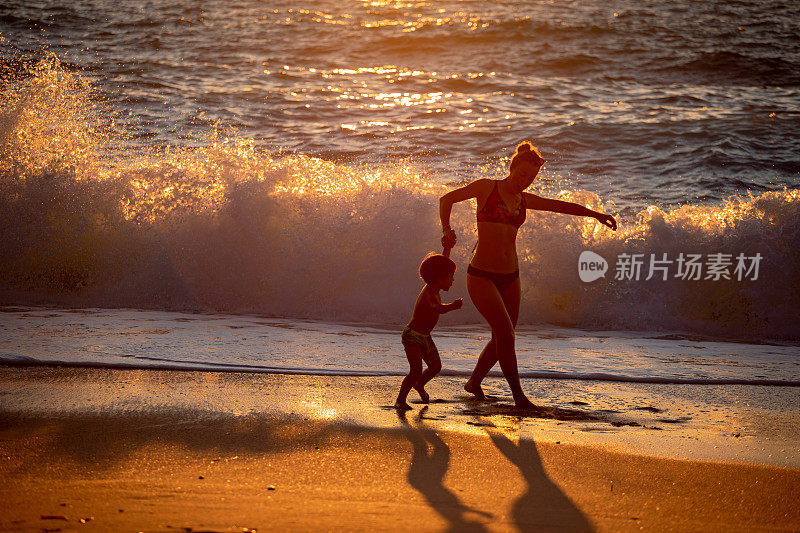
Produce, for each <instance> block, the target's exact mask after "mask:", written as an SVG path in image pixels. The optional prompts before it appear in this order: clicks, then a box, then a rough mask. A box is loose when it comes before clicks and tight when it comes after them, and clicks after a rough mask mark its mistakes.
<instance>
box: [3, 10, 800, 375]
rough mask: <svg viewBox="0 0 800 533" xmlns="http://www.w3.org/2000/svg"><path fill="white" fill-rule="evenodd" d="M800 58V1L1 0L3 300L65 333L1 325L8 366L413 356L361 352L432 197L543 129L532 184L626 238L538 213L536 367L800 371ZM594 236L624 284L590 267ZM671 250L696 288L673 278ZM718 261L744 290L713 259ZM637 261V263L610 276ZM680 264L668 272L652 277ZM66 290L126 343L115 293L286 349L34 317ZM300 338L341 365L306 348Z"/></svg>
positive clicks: (396, 368)
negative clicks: (250, 331) (741, 263)
mask: <svg viewBox="0 0 800 533" xmlns="http://www.w3.org/2000/svg"><path fill="white" fill-rule="evenodd" d="M798 72H800V7H798V4H797V3H796V2H791V1H759V2H756V1H752V2H748V1H737V2H727V1H726V2H723V1H714V0H709V1H704V2H689V1H658V2H656V1H652V2H650V1H640V2H636V3H631V2H613V1H612V2H608V1H606V2H594V1H589V2H528V3H522V4H520V3H516V2H514V3H512V2H479V1H468V2H449V1H446V2H424V1H423V2H403V1H396V2H384V1H371V2H367V1H350V2H332V1H330V0H323V1H318V2H313V3H305V4H304V3H297V2H277V1H276V2H255V1H249V0H241V1H237V2H204V3H202V4H198V3H194V2H188V1H186V0H181V1H177V0H154V1H150V2H147V3H145V4H125V3H123V4H120V3H115V2H107V1H101V0H95V1H89V2H82V3H80V4H64V3H62V2H46V1H25V2H18V1H11V2H4V3H3V5H2V6H0V80H2V81H1V82H0V83H1V84H0V87H1V88H2V95H1V98H2V99H1V100H0V104H1V105H2V108H0V220H2V224H3V228H2V231H0V271H2V272H3V275H2V276H0V304H3V305H6V306H22V309H33V310H34V311H33V312H32V313H33V314H37V313H38V315H37V316H39V318H37V319H36V320H39V322H36V323H37V324H39V325H40V326H41V328H44V329H48V328H50V329H52V328H56V326H58V327H59V328H62V329H60V330H59V331H61V333H60V334H58V335H55V336H53V337H52V340H51V341H48V343H44V344H37V340H36V339H37V337H36V333H35V332H36V331H38V330H37V329H35V328H34V329H31V328H28V329H25V328H22V329H15V328H17V327H18V326H19V327H21V326H20V324H19V323H18V322H17V320H18V318H14V319H13V321H11V322H7V321H8V320H11V319H9V318H8V316H11V315H13V316H19V315H20V313H21V314H25V312H23V311H20V312H19V313H17V314H14V312H12V313H10V315H9V314H4V315H3V316H4V319H3V320H4V323H5V325H4V328H5V329H4V334H7V335H11V333H10V332H12V331H16V332H17V333H14V335H12V336H10V337H9V338H8V339H6V343H12V344H13V346H11V345H10V344H6V348H5V352H4V355H3V358H4V360H6V361H7V362H13V361H25V360H26V359H25V358H30V359H31V360H32V361H40V362H42V361H48V360H53V361H55V360H59V361H61V362H72V363H76V364H79V363H85V362H86V361H84V359H85V358H86V357H89V359H91V361H90V363H91V364H103V360H106V362H108V361H117V363H119V364H127V363H126V361H128V362H130V361H131V359H130V357H131V353H139V351H141V352H142V353H143V354H144V355H142V356H141V358H139V359H137V360H136V361H137V364H145V362H146V361H147V358H148V357H149V358H151V359H150V360H152V361H155V362H153V363H152V364H155V365H157V364H161V363H158V361H159V360H165V361H167V364H172V365H177V366H180V365H181V364H187V365H189V366H190V367H197V366H198V365H199V367H202V368H214V367H215V365H216V366H217V367H220V368H221V367H224V366H225V365H230V366H231V368H232V367H237V368H240V369H247V368H251V367H252V368H251V370H254V371H259V370H258V369H259V368H261V369H262V370H263V368H267V369H269V368H273V369H277V370H280V371H287V369H288V370H292V371H297V370H298V369H300V370H302V371H309V370H312V371H315V372H316V371H323V370H325V371H328V372H334V373H335V372H345V373H348V372H367V373H370V372H379V371H380V369H382V368H389V369H390V371H391V372H392V373H394V372H400V371H401V370H400V369H401V367H402V363H403V360H402V359H400V360H399V361H396V360H395V359H392V361H393V362H392V363H391V364H389V363H387V362H386V360H385V359H383V358H382V357H384V355H381V356H378V355H375V356H369V357H362V358H356V359H353V358H352V357H350V352H351V350H356V351H359V350H361V351H362V352H363V350H368V349H369V348H368V347H369V346H373V345H375V346H383V347H384V348H383V350H384V352H385V353H386V354H391V357H396V356H397V355H398V353H399V352H398V348H397V346H396V343H395V340H396V339H395V338H394V337H395V336H396V335H395V333H396V328H398V327H399V326H401V325H402V324H404V323H405V322H407V320H408V318H409V315H410V311H411V306H412V304H413V301H414V299H415V296H416V294H417V292H418V291H419V288H420V280H419V278H418V277H417V273H416V269H417V266H418V264H419V261H420V260H421V259H422V258H423V257H424V256H425V254H426V253H428V252H429V251H434V250H438V239H439V236H440V230H439V226H438V217H437V197H438V196H439V195H440V194H441V193H443V192H444V191H446V190H447V189H448V188H452V187H454V186H456V185H460V184H463V183H466V182H468V181H469V180H471V179H475V178H479V177H491V178H501V177H503V176H504V172H505V170H506V169H507V165H508V161H509V157H510V155H511V153H512V152H513V147H514V145H515V144H516V143H517V142H519V141H520V140H523V139H530V140H531V141H533V142H534V144H536V145H537V146H538V147H539V148H540V149H541V151H542V153H543V155H544V157H545V159H546V160H547V163H546V165H545V167H544V169H543V171H542V173H541V179H539V180H537V182H536V183H535V184H534V185H533V186H532V188H531V191H532V192H535V193H537V194H541V195H544V196H548V197H554V198H561V199H566V200H570V201H576V202H580V203H583V204H584V205H587V206H590V207H592V208H594V209H598V210H602V211H604V212H609V213H612V214H614V215H615V216H616V217H617V218H618V221H619V223H620V228H619V230H618V231H617V232H611V231H609V230H606V229H605V228H603V227H601V226H600V225H599V224H596V223H595V222H593V221H590V220H584V219H578V218H574V217H569V216H566V215H555V214H548V213H531V214H530V216H529V220H528V222H527V223H526V225H525V226H523V228H522V230H521V232H520V237H519V240H518V245H519V252H520V258H521V277H522V281H523V304H522V309H521V316H520V334H519V336H518V338H519V342H520V350H519V352H520V366H521V369H522V371H523V373H524V375H525V376H527V377H531V378H532V377H536V376H542V375H546V374H547V373H550V374H552V373H557V372H562V373H564V374H566V375H568V376H572V377H576V378H577V377H580V378H585V377H587V376H595V377H598V376H599V377H603V376H605V377H608V376H613V377H614V379H622V380H626V379H641V380H665V381H666V382H671V381H676V382H680V383H683V382H687V383H688V382H692V381H693V380H699V381H701V382H717V381H719V382H721V383H734V382H739V381H744V382H747V383H764V384H767V383H772V382H789V383H796V382H797V381H798V373H797V367H796V361H797V360H798V358H797V355H798V353H797V343H798V342H800V325H798V321H797V318H796V316H797V310H798V309H800V254H798V253H797V250H798V249H800V157H798V155H797V154H798V153H800V140H798V136H797V134H796V132H797V131H800V127H799V126H800V94H799V93H798V89H799V88H800V75H798ZM453 222H454V227H455V228H456V230H457V231H458V234H459V236H460V239H461V240H460V243H459V246H458V247H457V248H456V249H455V250H454V251H453V257H454V259H455V260H456V262H457V264H458V267H459V274H457V280H456V284H455V285H454V287H453V289H452V290H451V292H450V293H449V294H447V295H445V299H449V298H455V297H465V298H466V296H467V295H466V290H465V285H464V275H463V272H464V270H465V269H466V266H467V264H468V262H469V259H470V254H471V250H472V246H473V244H474V242H475V226H474V206H470V205H466V204H464V205H459V206H457V207H456V208H455V210H454V214H453ZM587 250H588V251H592V252H594V253H596V254H598V255H599V256H601V257H602V258H604V259H605V260H606V261H607V262H608V263H609V265H608V270H607V272H606V274H605V277H602V278H600V279H597V280H594V281H591V282H585V281H582V280H581V278H580V277H579V272H578V262H579V257H580V254H581V252H583V251H587ZM637 254H641V255H637ZM681 254H684V255H683V256H684V257H686V256H688V255H689V254H695V255H698V256H700V257H701V260H702V267H703V269H704V270H703V272H702V275H700V276H699V279H684V278H683V277H680V276H677V275H676V274H677V273H678V272H677V268H678V258H679V257H682V256H681ZM716 254H726V255H725V256H724V257H727V258H728V259H729V261H730V262H729V264H728V265H727V267H726V269H725V274H726V276H727V279H726V277H725V276H716V278H718V279H715V276H713V275H711V276H709V274H710V273H711V271H710V269H711V268H712V263H713V262H714V257H715V256H716ZM739 254H741V255H742V256H743V257H744V258H745V259H748V260H749V259H750V258H754V257H759V263H758V266H759V270H758V272H757V273H756V272H754V271H749V272H745V271H737V270H736V267H737V257H738V256H739ZM629 256H637V257H640V258H641V260H642V261H643V267H642V268H643V270H642V273H641V276H639V277H638V279H636V276H633V275H632V273H631V275H630V276H626V275H621V276H619V277H620V279H617V277H618V276H617V275H616V274H617V273H618V269H617V267H618V265H620V264H621V263H620V258H624V257H629ZM662 258H665V259H666V260H668V261H670V263H669V268H670V270H669V272H668V276H667V279H663V278H662V277H661V274H660V273H658V272H656V275H655V276H652V277H651V279H646V278H647V277H648V274H649V273H648V272H647V269H648V266H649V261H650V260H660V259H662ZM749 265H750V264H749V263H748V266H749ZM623 274H624V273H623ZM28 306H34V307H28ZM38 306H46V307H45V308H46V309H50V310H54V311H47V312H45V311H36V310H38V309H42V308H40V307H38ZM72 307H82V308H91V309H93V310H94V311H92V313H93V314H95V315H98V316H101V315H102V314H103V313H104V311H102V310H103V309H109V311H106V312H107V313H110V314H111V316H112V317H115V318H114V320H113V323H114V324H116V325H115V326H114V327H112V328H111V331H112V332H117V333H118V332H119V331H124V330H125V328H126V327H128V326H130V327H131V328H134V330H135V328H136V327H138V325H137V324H138V322H137V321H138V320H139V318H140V317H138V315H137V316H136V317H128V316H127V315H126V314H125V313H127V312H128V311H110V309H119V308H127V309H131V308H135V309H141V310H144V311H135V312H134V311H131V313H148V312H156V311H157V312H159V313H162V315H159V317H158V320H160V321H165V322H167V323H170V321H173V322H172V323H171V325H169V324H167V325H164V326H163V327H161V326H159V328H156V329H165V330H168V331H170V332H175V331H178V332H179V331H180V327H179V326H180V325H181V323H182V322H181V320H179V319H181V318H184V315H183V314H182V313H184V312H192V313H196V312H200V313H202V314H201V315H200V316H206V317H213V316H215V314H218V313H245V314H247V315H248V316H260V317H266V319H265V320H267V321H268V322H269V321H276V322H285V323H288V324H290V325H291V326H292V327H291V328H283V330H281V329H280V327H279V326H276V327H273V326H270V325H268V324H262V325H261V326H263V327H264V328H272V329H270V330H269V331H270V332H271V333H270V335H272V336H273V337H274V336H275V335H276V334H277V332H280V331H283V332H284V334H285V335H289V338H288V339H286V338H283V337H281V338H283V339H284V340H283V341H282V342H284V346H290V347H292V349H291V350H289V349H288V348H286V350H284V351H280V350H279V351H274V352H273V351H270V350H266V349H263V350H262V349H259V348H257V347H256V346H255V345H254V346H252V347H251V348H252V349H251V350H244V354H245V355H241V354H238V352H237V351H236V349H235V346H237V345H238V344H237V343H242V342H245V341H244V340H242V339H241V338H239V337H236V340H235V342H234V341H231V342H232V345H231V346H233V347H231V348H229V349H228V348H226V349H225V350H222V351H219V350H215V349H212V348H211V347H210V346H211V345H213V344H214V343H213V342H211V341H213V340H214V339H213V338H211V339H206V338H205V337H202V336H200V337H198V336H196V335H195V336H194V337H193V338H195V339H197V338H202V339H205V340H207V341H209V342H210V343H211V344H210V345H208V346H207V347H208V349H207V350H204V349H203V346H206V345H205V344H203V343H201V342H197V341H196V342H194V343H191V342H189V341H188V340H187V341H186V344H181V342H178V341H174V342H172V341H170V342H169V343H166V344H164V345H161V344H158V342H157V338H158V335H156V334H154V335H155V336H154V337H152V338H151V337H148V336H147V335H145V336H141V335H139V334H137V335H136V336H135V338H137V339H139V340H140V341H141V340H146V341H145V342H140V343H138V344H137V345H136V346H138V348H137V349H136V350H134V349H133V348H131V347H130V345H128V344H125V343H123V344H122V345H119V346H122V348H120V347H119V346H117V345H112V344H103V343H98V344H97V345H92V346H87V345H86V344H85V342H84V341H80V342H78V343H77V344H73V341H75V339H78V338H82V335H84V334H85V333H86V328H87V327H88V328H90V329H91V328H92V327H95V326H96V324H95V322H93V320H94V319H92V320H90V321H89V323H88V324H89V325H88V326H87V324H86V323H84V322H76V323H71V322H67V323H65V324H62V322H61V319H59V318H57V317H56V316H53V317H50V318H47V317H46V316H45V318H42V316H44V315H47V314H48V313H52V314H54V315H59V316H67V317H68V316H72V315H70V314H69V313H67V311H66V310H67V309H69V308H72ZM9 308H10V309H14V308H15V307H9ZM59 309H60V310H59ZM147 310H150V311H147ZM192 316H195V315H192ZM137 317H138V318H137ZM128 318H130V320H131V321H132V322H130V323H129V324H128V325H124V324H126V322H125V320H127V319H128ZM29 320H33V319H29ZM209 320H211V319H209ZM231 320H233V319H231ZM305 321H310V322H308V323H310V324H314V326H313V327H304V326H303V327H301V326H298V324H304V323H306V322H305ZM23 322H25V320H23ZM101 323H102V321H101ZM70 324H71V326H70ZM93 324H95V325H93ZM121 324H123V325H121ZM234 325H235V324H234ZM345 325H346V326H345ZM71 327H72V329H70V328H71ZM98 327H99V326H98ZM276 328H278V329H276ZM229 329H230V328H229ZM318 330H319V331H323V332H325V334H323V333H319V334H317V333H314V334H313V335H312V334H311V333H309V331H318ZM330 331H333V333H330ZM381 331H390V332H391V340H389V339H390V337H384V336H382V335H384V333H380V332H381ZM442 331H444V332H445V334H444V338H443V340H442V342H443V343H444V345H443V346H441V347H442V349H443V351H444V350H445V349H446V350H447V351H448V352H449V353H451V354H456V355H455V356H454V358H453V360H452V361H455V362H451V363H448V364H446V367H447V366H448V365H450V367H449V370H450V371H452V372H455V373H457V374H459V375H460V373H463V372H466V371H467V370H468V369H469V368H470V366H471V365H472V364H473V363H474V358H475V356H476V354H477V351H478V349H479V348H478V347H479V345H480V342H481V339H484V338H485V336H486V334H487V332H486V330H485V328H484V326H482V325H481V318H480V316H479V315H478V314H477V312H476V311H475V310H474V308H472V306H471V304H469V303H468V302H467V305H465V309H464V310H462V311H460V312H458V313H451V314H449V315H447V316H445V317H444V318H443V320H442ZM286 332H290V333H286ZM359 332H360V333H359ZM364 332H369V335H372V337H370V336H369V335H368V338H367V339H363V338H360V337H359V335H367V333H364ZM117 333H113V335H117ZM328 333H330V335H329V334H328ZM59 335H60V336H59ZM308 335H312V336H314V335H317V336H316V337H314V339H316V340H314V341H313V342H311V341H310V340H309V341H307V340H304V339H305V338H306V336H308ZM386 335H388V334H386ZM179 337H180V336H179ZM317 337H318V338H317ZM90 338H91V337H90ZM115 338H116V337H115ZM120 338H125V336H124V335H122V336H121V337H120ZM270 338H272V337H270ZM331 338H333V339H336V340H337V342H338V343H339V344H336V343H333V344H331V345H330V346H327V345H326V344H325V342H326V341H325V339H327V340H330V339H331ZM26 339H27V340H26ZM59 339H61V340H59ZM70 339H71V340H70ZM359 339H360V340H359ZM476 339H478V340H476ZM12 341H13V342H12ZM305 342H310V343H311V346H313V347H315V348H314V350H316V352H315V353H321V352H322V351H324V350H325V349H328V350H329V351H330V353H329V354H328V356H329V358H328V359H325V362H324V363H319V364H318V361H316V360H307V359H306V358H304V357H305V356H303V355H299V356H297V357H299V359H298V361H297V362H296V363H295V364H288V363H286V362H285V361H286V358H287V357H290V354H291V353H295V352H296V353H300V354H302V353H303V349H302V347H303V346H305V344H304V343H305ZM764 342H766V343H767V344H763V343H764ZM293 343H294V344H293ZM245 344H246V342H245ZM604 345H606V346H611V348H610V349H606V348H605V347H604ZM684 345H685V346H684ZM8 346H11V347H8ZM59 346H60V348H59ZM115 346H116V347H115ZM181 346H183V347H181ZM336 346H339V347H338V348H336ZM326 347H327V348H326ZM104 350H105V351H104ZM337 350H341V354H342V355H341V357H340V356H337V355H336V354H337V353H339V352H338V351H337ZM583 350H585V351H587V353H589V354H590V355H589V356H585V355H584V356H581V357H579V355H580V354H584V352H583ZM56 352H57V353H58V354H59V355H58V357H56V358H55V359H53V358H54V357H55V356H53V355H52V354H53V353H56ZM384 352H381V353H384ZM48 354H51V355H48ZM70 354H71V355H70ZM87 354H93V355H91V357H90V356H89V355H87ZM186 354H189V355H186ZM247 354H250V355H247ZM254 354H255V355H254ZM536 354H538V355H536ZM624 354H627V355H624ZM652 354H655V355H652ZM698 354H699V355H698ZM400 355H401V354H400ZM137 357H138V356H137ZM187 357H188V359H187ZM242 357H244V359H242ZM248 357H249V358H248ZM387 357H388V356H387ZM120 358H121V359H120ZM253 358H255V359H253ZM117 363H115V364H117ZM387 364H388V365H389V366H386V365H387ZM277 370H276V371H277ZM604 379H605V378H604ZM715 380H717V381H715Z"/></svg>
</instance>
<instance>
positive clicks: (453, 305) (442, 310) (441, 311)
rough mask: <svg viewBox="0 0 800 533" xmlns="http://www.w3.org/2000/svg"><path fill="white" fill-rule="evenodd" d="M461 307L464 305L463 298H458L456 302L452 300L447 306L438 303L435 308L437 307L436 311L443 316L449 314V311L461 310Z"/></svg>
mask: <svg viewBox="0 0 800 533" xmlns="http://www.w3.org/2000/svg"><path fill="white" fill-rule="evenodd" d="M462 305H464V300H463V298H459V299H457V300H453V301H452V302H451V303H449V304H443V303H440V304H439V305H438V306H437V307H438V309H437V310H438V311H439V314H440V315H443V314H445V313H449V312H450V311H455V310H456V309H461V306H462Z"/></svg>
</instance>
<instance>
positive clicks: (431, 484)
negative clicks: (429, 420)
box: [397, 407, 491, 532]
mask: <svg viewBox="0 0 800 533" xmlns="http://www.w3.org/2000/svg"><path fill="white" fill-rule="evenodd" d="M427 409H428V408H427V407H423V408H422V409H421V410H420V411H418V413H417V415H416V416H415V417H414V420H415V425H413V426H412V425H411V423H410V422H409V421H408V419H407V418H406V413H405V411H398V413H397V415H398V417H399V418H400V421H401V422H402V423H403V424H405V426H406V431H405V432H404V433H403V434H404V435H405V437H406V438H407V439H408V440H409V442H411V445H412V447H413V455H412V458H411V466H410V467H409V469H408V483H409V485H411V486H412V487H414V488H415V489H417V491H419V493H420V494H422V495H423V496H424V497H425V499H426V500H427V501H428V505H430V507H431V508H432V509H433V510H434V511H436V512H437V513H439V515H441V517H442V518H444V519H445V520H447V523H448V524H449V529H448V530H449V531H476V532H480V531H486V528H485V527H484V526H483V524H481V523H479V522H476V521H474V520H471V519H470V518H468V517H467V516H466V515H467V513H477V514H481V515H483V516H486V517H491V515H489V514H487V513H484V512H483V511H479V510H476V509H472V508H470V507H467V506H466V505H464V504H463V503H461V501H460V500H459V499H458V496H456V495H455V494H454V493H453V492H452V491H450V490H449V489H448V488H447V487H445V486H444V476H445V475H446V474H447V468H448V466H449V464H450V447H449V446H447V444H446V443H445V442H444V441H443V440H442V438H441V437H440V436H439V435H438V434H437V433H436V431H434V430H433V429H431V428H429V427H426V426H425V424H424V422H423V420H424V415H425V412H426V411H427ZM428 445H430V451H429V446H428Z"/></svg>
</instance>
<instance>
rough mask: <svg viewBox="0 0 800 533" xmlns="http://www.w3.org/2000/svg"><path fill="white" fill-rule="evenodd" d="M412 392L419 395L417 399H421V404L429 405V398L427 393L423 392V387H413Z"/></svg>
mask: <svg viewBox="0 0 800 533" xmlns="http://www.w3.org/2000/svg"><path fill="white" fill-rule="evenodd" d="M414 390H415V391H417V392H418V393H419V397H420V398H422V403H431V397H430V396H428V393H427V392H426V391H425V387H416V386H415V387H414Z"/></svg>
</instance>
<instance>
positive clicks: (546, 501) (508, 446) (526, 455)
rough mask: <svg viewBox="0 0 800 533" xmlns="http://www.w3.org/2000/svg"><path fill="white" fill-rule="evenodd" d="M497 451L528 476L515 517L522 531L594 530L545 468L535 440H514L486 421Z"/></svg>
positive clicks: (524, 475) (525, 476) (523, 474)
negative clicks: (551, 478)
mask: <svg viewBox="0 0 800 533" xmlns="http://www.w3.org/2000/svg"><path fill="white" fill-rule="evenodd" d="M484 427H485V431H486V433H488V434H489V437H490V438H491V439H492V442H493V443H494V445H495V446H496V447H497V449H498V450H500V452H501V453H502V454H503V455H504V456H505V457H506V459H508V460H509V461H510V462H511V463H512V464H514V465H515V466H516V467H517V468H518V469H519V472H520V474H522V477H523V478H524V479H525V483H526V484H527V488H526V491H525V493H524V494H523V495H522V496H520V498H519V499H518V500H517V501H516V502H514V506H513V507H512V511H511V514H512V517H513V520H514V523H515V524H516V526H517V527H518V528H519V530H520V531H576V532H583V531H592V527H591V525H590V524H589V522H588V520H586V517H584V516H583V514H582V513H581V512H580V511H579V510H578V508H577V507H575V504H573V503H572V501H571V500H570V499H569V498H568V497H567V496H566V495H565V494H564V493H563V492H561V489H560V488H559V487H558V486H557V485H556V484H555V483H553V482H552V481H551V480H550V477H549V476H548V475H547V472H545V470H544V466H543V465H542V460H541V457H540V455H539V451H538V450H537V448H536V443H535V442H534V441H532V440H527V439H519V441H518V442H516V443H515V442H513V441H512V440H511V439H509V438H508V437H507V436H506V435H505V434H504V433H503V432H502V431H501V430H500V429H498V428H497V426H495V425H494V424H491V423H490V424H488V425H486V424H484Z"/></svg>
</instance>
